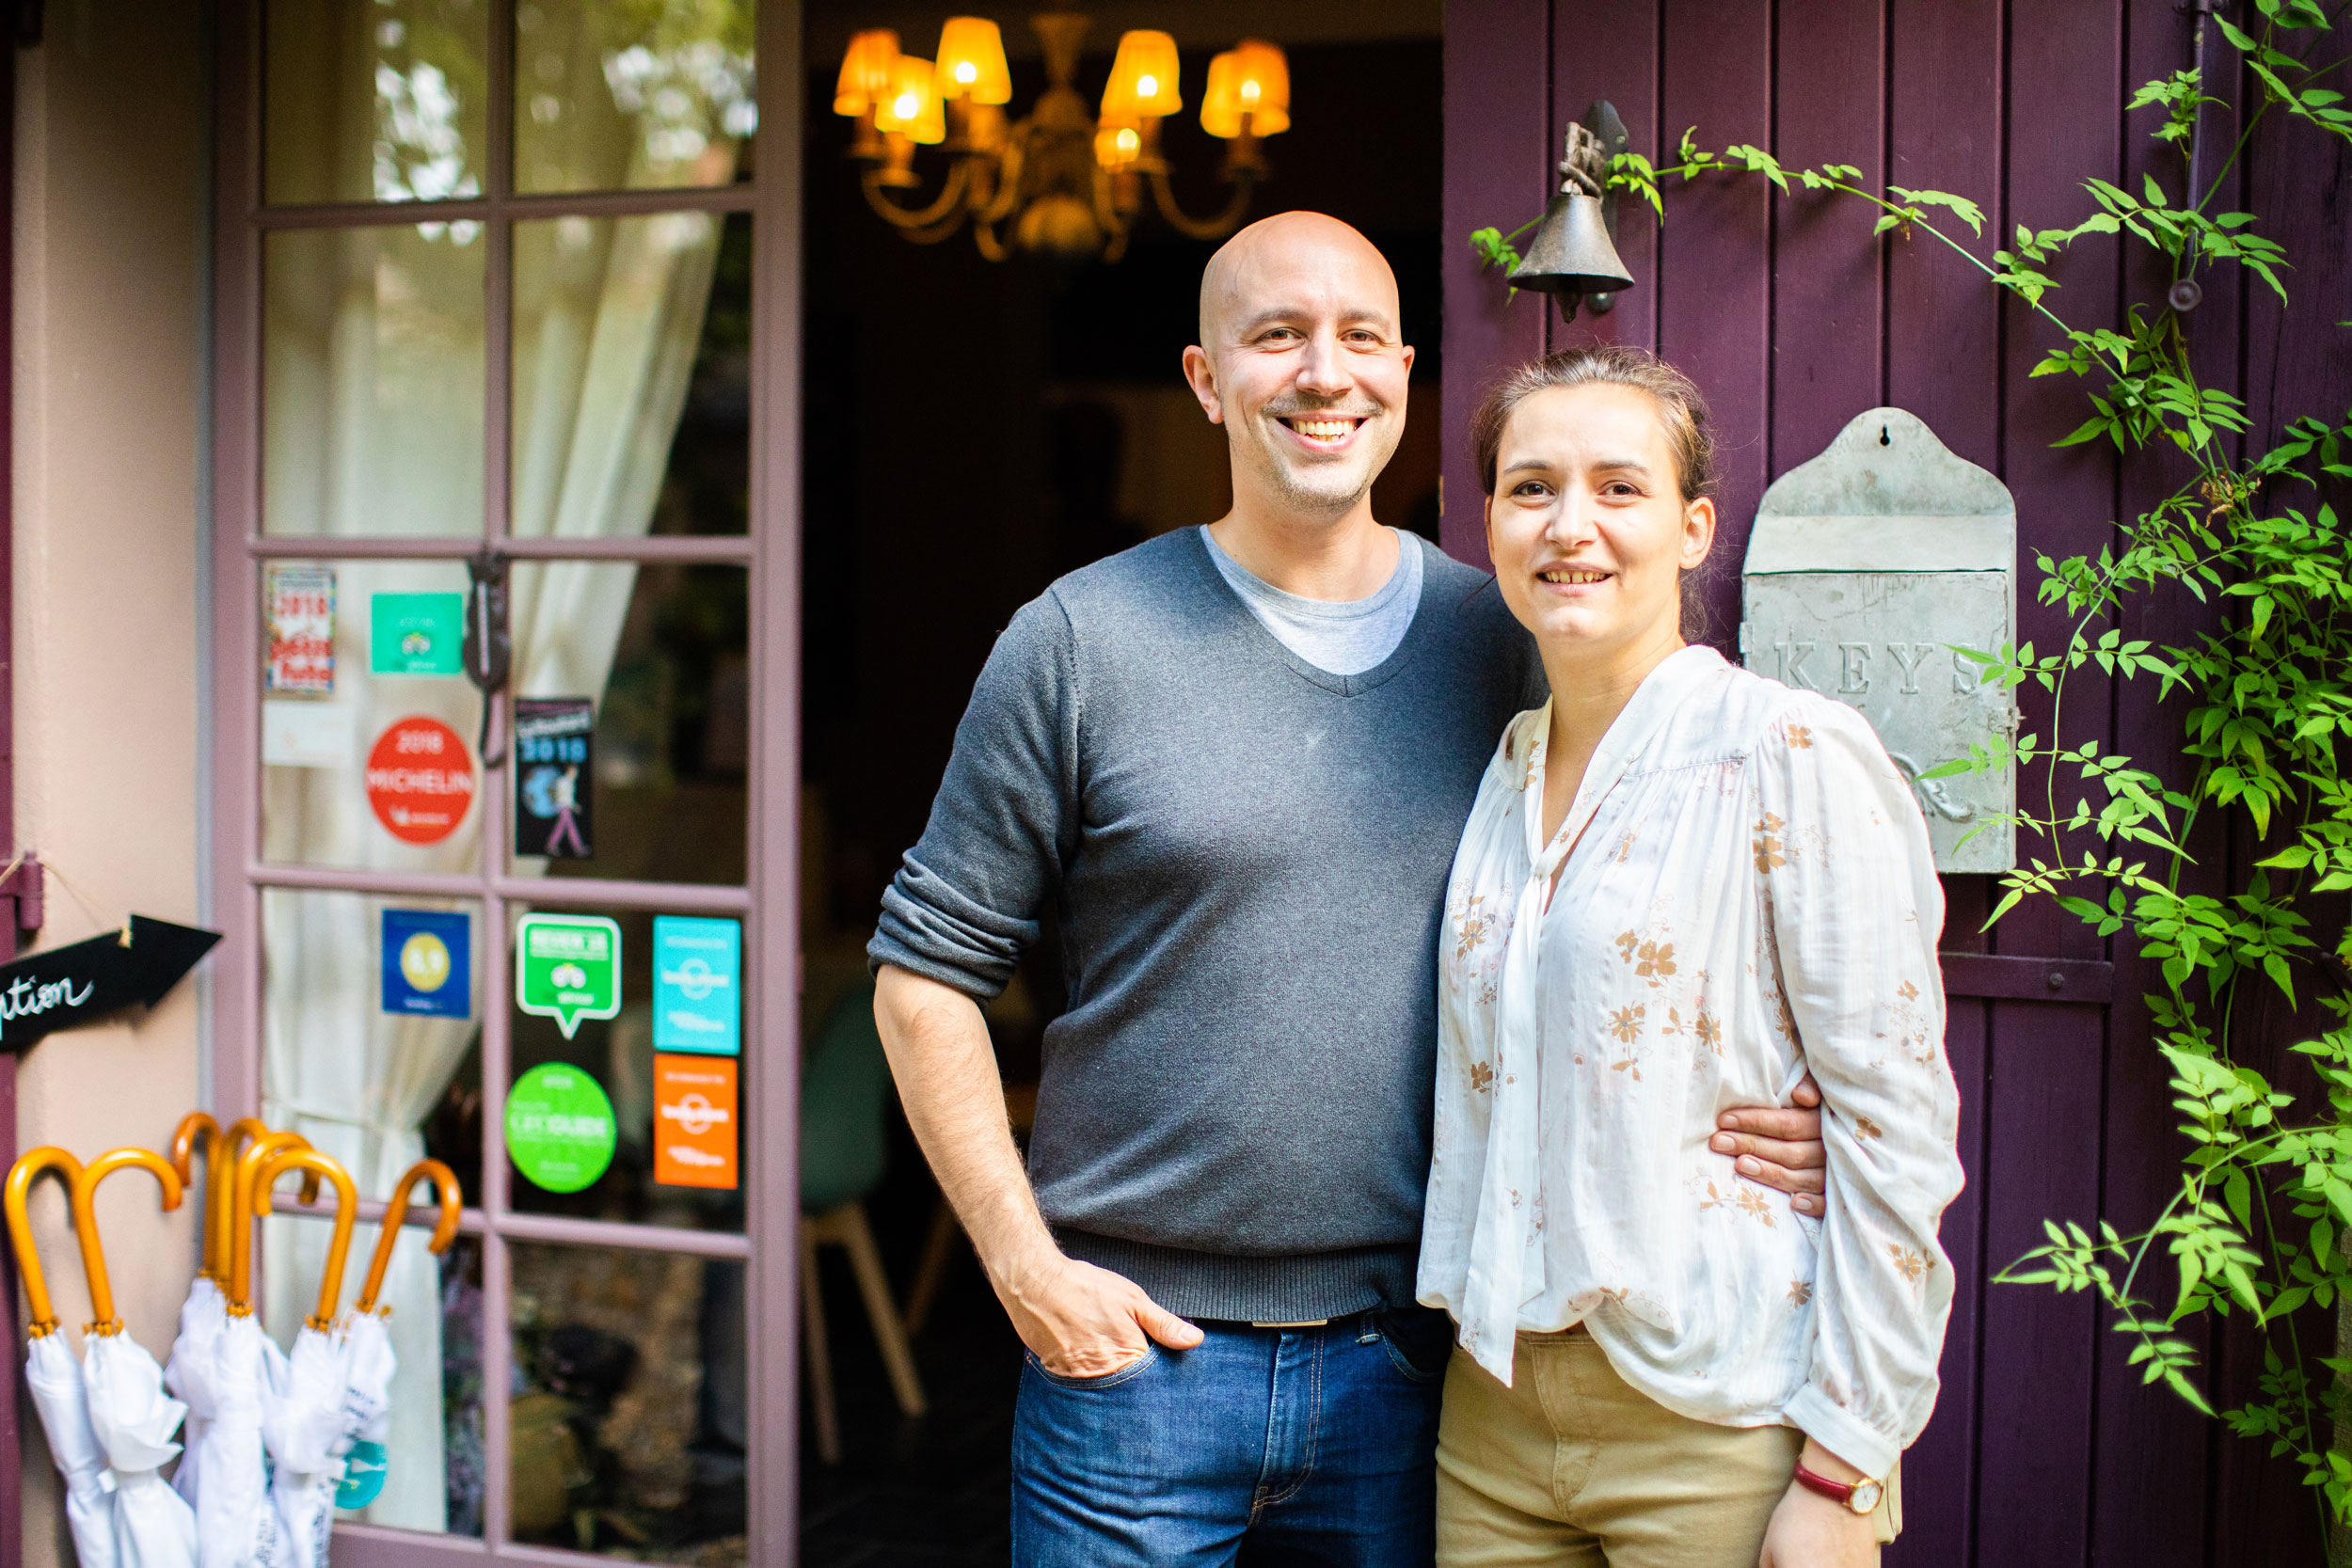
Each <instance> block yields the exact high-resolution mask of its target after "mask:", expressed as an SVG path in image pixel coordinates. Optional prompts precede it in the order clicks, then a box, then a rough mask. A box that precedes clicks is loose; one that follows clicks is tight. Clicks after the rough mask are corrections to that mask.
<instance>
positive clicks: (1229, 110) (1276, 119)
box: [1200, 39, 1291, 141]
mask: <svg viewBox="0 0 2352 1568" xmlns="http://www.w3.org/2000/svg"><path fill="white" fill-rule="evenodd" d="M1244 115H1248V117H1249V134H1250V135H1254V136H1271V135H1279V134H1280V133H1281V132H1284V131H1287V130H1289V129H1290V128H1291V68H1290V61H1289V60H1288V59H1287V58H1286V57H1285V56H1284V55H1283V54H1282V51H1281V48H1280V47H1279V45H1276V44H1271V43H1268V42H1266V41H1265V40H1263V39H1244V40H1241V42H1239V43H1237V44H1235V45H1234V46H1233V47H1232V48H1231V49H1229V50H1227V51H1226V52H1225V53H1224V54H1222V55H1217V56H1216V58H1215V59H1213V60H1211V61H1210V62H1209V85H1208V88H1207V90H1206V91H1204V92H1203V93H1202V94H1201V95H1200V129H1202V130H1203V131H1206V132H1207V133H1208V134H1209V135H1212V136H1217V137H1220V138H1222V139H1224V140H1228V141H1230V140H1232V138H1233V137H1235V136H1237V135H1241V132H1242V116H1244Z"/></svg>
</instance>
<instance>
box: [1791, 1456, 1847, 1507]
mask: <svg viewBox="0 0 2352 1568" xmlns="http://www.w3.org/2000/svg"><path fill="white" fill-rule="evenodd" d="M1797 1481H1798V1484H1800V1485H1802V1486H1804V1487H1805V1488H1806V1489H1808V1490H1810V1491H1814V1492H1819V1493H1820V1495H1821V1496H1822V1497H1835V1498H1836V1499H1837V1500H1838V1501H1839V1502H1841V1503H1844V1504H1845V1505H1846V1506H1847V1507H1848V1508H1851V1507H1852V1506H1853V1493H1854V1488H1855V1487H1857V1486H1859V1485H1861V1484H1862V1483H1861V1482H1860V1481H1832V1480H1830V1479H1829V1477H1827V1476H1823V1475H1816V1474H1815V1473H1814V1472H1813V1471H1811V1470H1808V1469H1806V1468H1805V1467H1804V1463H1803V1462H1802V1461H1800V1462H1799V1463H1798V1465H1797Z"/></svg>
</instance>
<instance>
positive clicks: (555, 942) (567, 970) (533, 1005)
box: [515, 914, 621, 1039]
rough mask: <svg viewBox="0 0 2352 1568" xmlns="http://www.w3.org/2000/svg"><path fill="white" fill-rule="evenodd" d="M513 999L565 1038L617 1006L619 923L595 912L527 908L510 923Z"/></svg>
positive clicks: (517, 1004) (619, 965)
mask: <svg viewBox="0 0 2352 1568" xmlns="http://www.w3.org/2000/svg"><path fill="white" fill-rule="evenodd" d="M515 1004H516V1006H519V1007H520V1008H522V1010H523V1011H524V1012H527V1013H532V1014H535V1015H537V1016H538V1017H540V1018H551V1019H553V1020H555V1026H556V1027H557V1028H558V1029H561V1030H563V1031H564V1038H565V1039H570V1038H571V1037H572V1035H573V1033H574V1032H575V1031H577V1030H578V1029H579V1028H580V1020H581V1019H583V1018H611V1017H612V1016H613V1015H614V1014H615V1013H618V1012H619V1011H620V1010H621V928H620V927H618V926H616V925H614V924H613V923H612V921H611V920H609V919H607V918H605V917H604V916H603V915H600V914H527V915H524V916H523V917H522V918H521V919H520V920H519V921H517V922H516V926H515Z"/></svg>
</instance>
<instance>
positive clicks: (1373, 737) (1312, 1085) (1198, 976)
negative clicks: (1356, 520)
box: [867, 529, 1543, 1322]
mask: <svg viewBox="0 0 2352 1568" xmlns="http://www.w3.org/2000/svg"><path fill="white" fill-rule="evenodd" d="M1406 546H1407V547H1408V548H1419V549H1422V550H1424V551H1425V552H1426V558H1425V562H1424V572H1423V578H1422V596H1421V608H1420V610H1418V612H1417V613H1416V614H1415V615H1414V618H1413V623H1412V626H1411V627H1410V629H1409V630H1407V631H1406V635H1405V640H1404V641H1403V642H1402V643H1400V644H1399V645H1398V646H1397V649H1396V651H1395V652H1394V653H1392V654H1391V655H1390V657H1388V658H1387V659H1386V660H1385V661H1384V662H1382V663H1380V664H1378V665H1375V666H1374V667H1373V668H1372V669H1370V670H1367V671H1364V672H1363V673H1360V674H1356V675H1335V674H1331V673H1327V672H1325V671H1322V670H1318V669H1316V668H1315V667H1314V666H1312V665H1311V664H1308V663H1307V662H1306V661H1304V660H1303V659H1300V658H1299V657H1296V656H1295V655H1294V654H1293V653H1291V652H1290V651H1289V650H1288V649H1287V648H1285V647H1284V646H1283V645H1282V644H1281V643H1280V642H1279V641H1277V640H1276V638H1275V637H1274V636H1273V634H1272V633H1270V632H1269V631H1267V629H1266V628H1265V627H1264V626H1263V625H1261V624H1260V623H1259V621H1258V620H1257V619H1256V618H1255V617H1254V616H1252V615H1251V614H1250V613H1249V611H1248V609H1247V608H1246V607H1245V606H1244V605H1243V604H1242V602H1241V601H1240V600H1239V599H1238V598H1237V597H1235V595H1234V594H1233V591H1232V588H1230V587H1229V586H1228V585H1227V584H1226V582H1225V581H1224V579H1223V578H1220V577H1219V576H1218V575H1217V572H1216V567H1215V566H1214V564H1213V563H1212V562H1211V561H1210V559H1209V557H1208V554H1207V552H1206V550H1205V549H1204V548H1203V546H1202V545H1201V542H1200V535H1199V533H1198V531H1195V530H1192V529H1183V530H1180V531H1176V532H1174V533H1170V534H1167V535H1164V536H1162V537H1160V538H1158V539H1154V540H1152V542H1151V543H1149V544H1146V545H1142V546H1137V547H1136V548H1135V549H1131V550H1128V551H1125V552H1124V553H1122V554H1120V555H1117V556H1113V557H1111V558H1110V559H1109V560H1106V561H1102V562H1096V563H1095V564H1094V565H1091V566H1089V567H1087V568H1085V569H1084V570H1082V571H1078V572H1075V573H1073V574H1072V575H1071V576H1069V577H1066V578H1062V579H1061V580H1059V581H1058V582H1057V583H1055V584H1054V585H1053V586H1052V587H1051V588H1049V589H1048V590H1046V592H1045V594H1043V595H1042V596H1041V597H1040V598H1038V599H1035V600H1033V601H1031V602H1030V603H1029V604H1027V605H1025V606H1024V607H1023V608H1022V610H1021V611H1020V612H1019V613H1018V614H1016V615H1015V616H1014V617H1013V620H1012V624H1011V625H1010V626H1008V627H1007V628H1006V630H1005V632H1004V635H1003V636H1002V637H1000V638H998V639H997V641H996V647H995V650H994V651H993V653H992V654H991V655H990V656H989V660H988V664H987V667H986V668H985V669H983V670H982V671H981V673H980V678H979V681H978V684H977V686H976V687H975V688H974V689H973V693H972V703H971V706H970V707H969V708H968V709H966V710H965V713H964V716H963V721H962V723H961V726H960V727H959V728H958V730H957V732H956V744H955V751H954V754H953V756H952V757H951V758H950V760H949V762H948V764H947V773H946V779H945V780H944V781H943V782H942V783H941V784H940V789H939V795H938V798H937V799H936V800H934V801H933V803H932V806H931V816H930V824H929V825H928V826H927V827H926V828H925V829H924V831H923V837H922V840H921V842H919V843H917V844H916V845H915V847H914V848H913V849H911V850H909V851H908V852H907V856H906V862H905V865H904V866H903V868H902V869H901V870H900V871H899V873H898V877H897V879H896V880H895V881H894V882H893V883H892V885H891V887H890V889H889V891H888V892H887V893H886V894H885V895H883V899H882V924H881V927H880V928H879V929H878V930H877V931H876V933H875V935H874V939H873V942H872V943H871V945H870V946H869V947H868V949H867V952H868V954H869V955H870V957H871V958H873V960H874V961H875V962H876V963H878V964H882V963H886V964H895V965H897V966H898V967H899V968H901V969H906V970H910V971H913V972H914V973H915V974H923V975H928V976H930V978H932V979H934V980H938V981H941V982H943V983H945V984H946V985H949V986H952V987H954V988H955V989H956V990H961V991H963V992H965V993H966V994H968V995H970V996H973V997H975V998H977V999H981V1000H985V999H987V998H989V997H993V996H994V995H995V994H996V993H997V992H999V991H1000V990H1003V989H1004V988H1005V985H1006V984H1007V982H1008V981H1009V979H1010V978H1011V975H1012V972H1013V966H1014V964H1015V962H1016V960H1017V959H1018V958H1019V957H1020V955H1021V952H1022V949H1023V948H1024V947H1025V946H1026V945H1027V944H1028V943H1030V942H1034V941H1036V940H1037V937H1038V932H1039V914H1040V912H1041V911H1042V910H1043V909H1045V908H1046V907H1047V906H1048V904H1049V903H1050V904H1051V906H1052V908H1053V909H1054V911H1055V913H1056V915H1057V925H1058V927H1059V931H1060V937H1061V943H1062V966H1063V971H1064V974H1065V975H1066V977H1067V979H1068V983H1069V990H1070V1006H1069V1010H1068V1011H1067V1012H1065V1013H1064V1014H1063V1015H1062V1016H1061V1017H1060V1018H1058V1019H1056V1020H1055V1021H1054V1022H1053V1023H1052V1024H1051V1025H1050V1026H1049V1027H1048V1028H1047V1029H1046V1032H1045V1042H1044V1055H1043V1077H1042V1082H1041V1085H1039V1094H1038V1109H1037V1124H1036V1127H1035V1129H1034V1131H1033V1132H1032V1134H1031V1139H1030V1146H1029V1176H1030V1180H1031V1181H1032V1183H1033V1184H1034V1186H1035V1188H1036V1191H1037V1198H1038V1203H1039V1206H1040V1208H1041V1210H1042V1211H1043V1212H1044V1215H1045V1218H1046V1220H1047V1222H1048V1223H1049V1224H1050V1225H1052V1227H1054V1231H1055V1235H1056V1237H1057V1239H1058V1240H1059V1242H1060V1243H1061V1245H1062V1247H1063V1249H1064V1250H1065V1251H1067V1252H1068V1253H1069V1254H1071V1255H1072V1256H1073V1257H1076V1258H1081V1259H1086V1260H1088V1261H1089V1262H1093V1263H1097V1264H1100V1265H1102V1266H1103V1267H1104V1268H1108V1269H1112V1270H1115V1271H1117V1272H1118V1273H1120V1274H1123V1275H1127V1276H1128V1277H1129V1278H1131V1279H1133V1280H1135V1281H1136V1283H1137V1284H1139V1285H1141V1286H1142V1287H1143V1288H1144V1289H1145V1290H1146V1291H1148V1292H1150V1293H1151V1295H1152V1298H1153V1299H1154V1300H1156V1301H1158V1302H1159V1303H1160V1304H1161V1305H1162V1306H1163V1307H1168V1309H1169V1310H1170V1311H1173V1312H1177V1313H1180V1314H1183V1315H1184V1316H1186V1317H1194V1318H1209V1319H1227V1320H1241V1321H1253V1320H1254V1321H1259V1322H1295V1321H1305V1320H1311V1319H1317V1318H1327V1317H1337V1316H1340V1315H1342V1314H1344V1313H1349V1312H1356V1311H1360V1310H1364V1309H1366V1308H1370V1307H1401V1306H1406V1305H1408V1304H1409V1303H1410V1302H1411V1301H1412V1299H1413V1264H1414V1255H1415V1252H1416V1249H1417V1247H1418V1245H1419V1242H1420V1238H1421V1216H1422V1191H1423V1188H1424V1186H1425V1184H1426V1182H1427V1180H1428V1174H1429V1121H1430V1094H1431V1086H1432V1084H1433V1081H1434V1077H1435V1063H1436V1053H1437V1039H1438V1016H1437V998H1438V974H1437V947H1438V927H1439V918H1440V911H1441V906H1442V904H1443V902H1444V898H1445V883H1446V875H1447V872H1448V870H1449V868H1450V867H1451V866H1452V864H1453V861H1454V844H1455V841H1456V840H1457V839H1458V838H1459V837H1460V834H1461V830H1462V823H1463V821H1464V820H1465V818H1466V817H1467V816H1468V815H1469V812H1470V801H1471V799H1472V797H1473V796H1474V795H1475V794H1476V793H1477V787H1478V780H1479V777H1480V775H1481V773H1482V772H1483V771H1484V770H1485V768H1486V761H1487V758H1488V757H1489V756H1490V755H1491V754H1492V752H1493V750H1494V747H1495V743H1496V740H1497V738H1498V737H1499V736H1500V735H1501V734H1502V726H1503V723H1504V722H1505V721H1507V720H1508V719H1509V718H1510V716H1511V715H1512V714H1513V713H1515V712H1517V711H1518V710H1519V709H1521V708H1523V707H1527V706H1530V705H1534V704H1535V703H1539V702H1541V701H1542V697H1543V680H1542V673H1541V670H1540V667H1539V666H1538V665H1537V663H1536V660H1535V657H1534V646H1533V644H1532V643H1531V642H1530V641H1529V640H1528V638H1527V636H1526V634H1525V633H1524V632H1522V631H1521V630H1520V628H1519V627H1518V624H1517V623H1515V622H1514V621H1513V620H1512V619H1511V616H1510V614H1509V612H1508V610H1505V609H1504V607H1503V605H1502V601H1501V598H1500V596H1499V595H1498V594H1496V593H1495V592H1494V590H1493V588H1492V586H1491V584H1490V583H1489V582H1488V580H1487V578H1486V577H1485V576H1484V575H1483V574H1481V573H1478V572H1475V571H1473V570H1471V569H1470V567H1467V566H1464V565H1462V564H1460V563H1459V562H1454V561H1453V560H1452V559H1450V558H1449V557H1447V556H1444V555H1442V554H1439V553H1438V551H1437V550H1436V549H1435V548H1434V547H1431V546H1426V545H1424V544H1422V542H1421V541H1419V540H1417V539H1414V538H1412V537H1411V536H1409V535H1407V536H1406Z"/></svg>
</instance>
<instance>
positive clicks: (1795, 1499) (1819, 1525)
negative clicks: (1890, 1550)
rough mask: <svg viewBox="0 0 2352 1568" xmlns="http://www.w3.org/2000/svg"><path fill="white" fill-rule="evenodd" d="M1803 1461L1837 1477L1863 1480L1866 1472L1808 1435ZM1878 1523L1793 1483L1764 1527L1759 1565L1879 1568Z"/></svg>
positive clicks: (1762, 1567) (1773, 1567)
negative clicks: (1769, 1522) (1762, 1548)
mask: <svg viewBox="0 0 2352 1568" xmlns="http://www.w3.org/2000/svg"><path fill="white" fill-rule="evenodd" d="M1799 1463H1801V1464H1803V1465H1804V1467H1805V1468H1806V1469H1808V1470H1811V1471H1812V1472H1813V1473H1814V1474H1815V1475H1820V1476H1827V1477H1829V1478H1830V1479H1831V1480H1832V1481H1859V1480H1861V1479H1862V1472H1861V1471H1859V1470H1857V1469H1855V1468H1854V1467H1853V1466H1852V1465H1849V1464H1847V1463H1846V1462H1845V1461H1844V1460H1842V1459H1839V1458H1838V1457H1837V1456H1836V1454H1834V1453H1831V1452H1830V1451H1829V1450H1828V1449H1824V1448H1822V1447H1821V1446H1820V1444H1819V1443H1816V1442H1813V1441H1812V1440H1811V1439H1809V1438H1808V1439H1807V1440H1806V1442H1805V1445H1804V1454H1803V1456H1802V1457H1801V1459H1800V1461H1799ZM1878 1560H1879V1543H1878V1529H1877V1527H1876V1525H1875V1522H1874V1521H1873V1520H1872V1519H1871V1517H1870V1515H1868V1514H1867V1513H1855V1512H1854V1511H1853V1510H1852V1509H1851V1508H1848V1507H1847V1506H1846V1505H1845V1504H1843V1503H1841V1502H1839V1501H1838V1500H1837V1499H1836V1498H1835V1497H1823V1496H1821V1494H1820V1493H1819V1492H1816V1491H1814V1490H1813V1489H1812V1488H1811V1487H1809V1486H1807V1485H1805V1484H1804V1482H1803V1481H1790V1482H1789V1483H1788V1491H1787V1492H1786V1493H1785V1494H1783V1495H1782V1497H1781V1499H1780V1506H1779V1507H1778V1508H1775V1509H1773V1510H1772V1524H1771V1525H1770V1526H1768V1527H1767V1528H1765V1531H1764V1555H1763V1557H1762V1558H1761V1559H1759V1560H1758V1561H1757V1565H1756V1568H1878Z"/></svg>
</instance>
